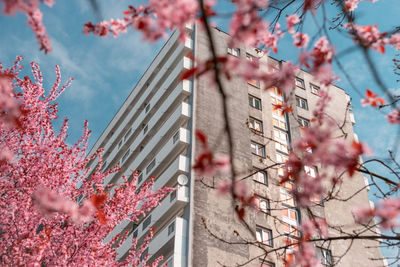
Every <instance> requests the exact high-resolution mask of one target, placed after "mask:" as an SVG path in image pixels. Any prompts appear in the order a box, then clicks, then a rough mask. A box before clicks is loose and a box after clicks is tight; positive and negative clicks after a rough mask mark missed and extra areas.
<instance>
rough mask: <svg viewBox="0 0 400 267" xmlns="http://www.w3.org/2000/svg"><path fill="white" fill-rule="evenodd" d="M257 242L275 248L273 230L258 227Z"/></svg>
mask: <svg viewBox="0 0 400 267" xmlns="http://www.w3.org/2000/svg"><path fill="white" fill-rule="evenodd" d="M256 240H257V241H258V242H261V243H263V244H265V245H267V246H270V247H273V246H274V242H273V238H272V230H270V229H267V228H264V227H261V226H256Z"/></svg>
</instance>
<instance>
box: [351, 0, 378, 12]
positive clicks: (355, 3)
mask: <svg viewBox="0 0 400 267" xmlns="http://www.w3.org/2000/svg"><path fill="white" fill-rule="evenodd" d="M361 1H366V0H347V1H346V2H345V3H344V4H345V9H346V11H354V10H355V9H356V8H357V6H358V3H360V2H361ZM368 1H371V2H376V1H378V0H368Z"/></svg>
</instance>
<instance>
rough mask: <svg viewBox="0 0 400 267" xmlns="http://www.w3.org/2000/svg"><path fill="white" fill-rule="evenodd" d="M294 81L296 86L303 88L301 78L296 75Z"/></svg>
mask: <svg viewBox="0 0 400 267" xmlns="http://www.w3.org/2000/svg"><path fill="white" fill-rule="evenodd" d="M294 83H295V84H296V86H297V87H299V88H301V89H305V87H304V81H303V79H300V78H297V77H296V78H295V79H294Z"/></svg>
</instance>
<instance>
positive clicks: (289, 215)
mask: <svg viewBox="0 0 400 267" xmlns="http://www.w3.org/2000/svg"><path fill="white" fill-rule="evenodd" d="M282 215H283V217H284V218H286V219H289V220H291V221H293V222H295V223H296V224H297V223H298V222H299V215H298V213H297V210H296V209H291V208H283V209H282Z"/></svg>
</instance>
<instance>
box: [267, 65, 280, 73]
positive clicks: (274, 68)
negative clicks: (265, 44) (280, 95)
mask: <svg viewBox="0 0 400 267" xmlns="http://www.w3.org/2000/svg"><path fill="white" fill-rule="evenodd" d="M277 71H279V67H278V66H272V65H268V72H277Z"/></svg>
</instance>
